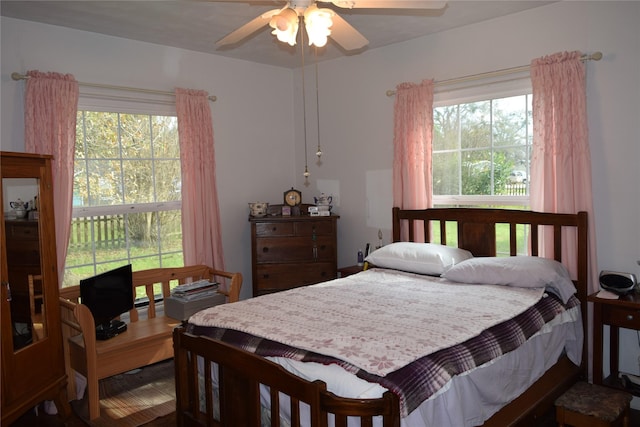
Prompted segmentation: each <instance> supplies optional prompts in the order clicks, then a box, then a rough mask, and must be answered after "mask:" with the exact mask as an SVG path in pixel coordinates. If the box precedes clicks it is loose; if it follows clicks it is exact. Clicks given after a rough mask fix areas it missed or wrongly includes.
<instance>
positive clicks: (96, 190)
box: [87, 160, 123, 206]
mask: <svg viewBox="0 0 640 427" xmlns="http://www.w3.org/2000/svg"><path fill="white" fill-rule="evenodd" d="M87 167H88V173H89V176H88V184H89V194H88V195H87V200H88V201H89V206H106V205H115V204H120V203H122V196H123V195H122V169H121V167H120V161H118V160H88V161H87Z"/></svg>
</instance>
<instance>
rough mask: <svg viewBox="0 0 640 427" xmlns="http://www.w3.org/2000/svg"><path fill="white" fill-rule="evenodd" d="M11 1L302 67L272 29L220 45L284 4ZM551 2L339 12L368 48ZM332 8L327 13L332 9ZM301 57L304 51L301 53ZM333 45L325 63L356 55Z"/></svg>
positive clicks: (158, 40) (155, 39) (62, 20)
mask: <svg viewBox="0 0 640 427" xmlns="http://www.w3.org/2000/svg"><path fill="white" fill-rule="evenodd" d="M249 3H250V1H249V0H247V1H244V2H243V1H242V0H236V1H229V2H221V1H217V0H213V1H206V0H203V1H197V0H182V1H153V0H144V1H131V0H127V1H97V0H91V1H31V0H20V1H5V0H2V2H1V3H0V8H1V14H2V16H7V17H11V18H17V19H23V20H28V21H36V22H41V23H46V24H51V25H57V26H62V27H69V28H75V29H78V30H84V31H91V32H96V33H102V34H107V35H111V36H117V37H122V38H127V39H133V40H139V41H144V42H149V43H155V44H160V45H166V46H173V47H178V48H183V49H188V50H193V51H199V52H206V53H212V54H216V55H223V56H228V57H232V58H237V59H244V60H247V61H253V62H258V63H264V64H271V65H275V66H279V67H287V68H296V67H298V66H300V58H299V54H297V53H296V48H295V47H294V48H292V47H290V46H288V45H286V44H284V43H280V42H278V41H277V40H276V39H275V37H274V36H272V35H271V34H270V28H269V27H268V26H267V27H265V28H263V29H262V30H260V31H258V32H256V33H255V34H254V35H253V36H251V37H250V38H248V39H246V40H244V41H243V42H242V43H239V44H238V45H237V46H234V47H233V48H226V49H222V48H217V46H216V45H215V42H216V41H217V40H219V39H221V38H222V37H223V36H225V35H227V34H228V33H230V32H231V31H233V30H235V29H236V28H238V27H240V26H242V25H243V24H245V23H247V22H249V21H251V20H252V19H253V18H255V17H257V16H259V15H260V14H262V13H264V12H266V11H268V10H271V9H274V8H278V7H282V2H281V1H275V0H274V1H265V0H262V1H258V2H253V4H249ZM548 3H552V2H551V1H480V0H475V1H455V0H454V1H449V2H448V3H447V6H446V8H445V9H443V10H441V11H430V10H422V11H419V10H411V11H407V10H401V9H394V10H390V9H380V10H374V9H353V10H349V9H340V8H335V10H336V11H337V12H338V13H339V14H340V15H341V16H342V17H343V18H344V19H345V20H346V21H348V22H349V23H350V24H351V25H352V26H354V27H355V28H356V29H357V30H358V31H360V33H362V34H363V35H364V36H365V37H366V38H367V39H368V40H369V45H368V46H367V47H366V48H364V49H363V50H364V51H366V50H370V49H375V48H378V47H382V46H387V45H390V44H393V43H399V42H402V41H406V40H410V39H414V38H417V37H421V36H425V35H427V34H432V33H436V32H439V31H444V30H448V29H451V28H455V27H460V26H463V25H469V24H473V23H476V22H481V21H486V20H489V19H493V18H497V17H500V16H504V15H508V14H512V13H517V12H520V11H523V10H526V9H531V8H534V7H539V6H542V5H545V4H548ZM326 5H327V4H326V3H325V4H324V5H323V7H326ZM298 52H299V51H298ZM358 53H361V52H357V53H352V52H351V53H349V52H345V51H344V50H342V49H341V48H339V47H338V46H337V45H336V44H334V43H332V42H331V41H330V42H329V43H328V44H327V46H326V47H325V48H323V49H322V51H320V53H319V60H324V59H333V58H337V57H340V56H346V55H356V54H358Z"/></svg>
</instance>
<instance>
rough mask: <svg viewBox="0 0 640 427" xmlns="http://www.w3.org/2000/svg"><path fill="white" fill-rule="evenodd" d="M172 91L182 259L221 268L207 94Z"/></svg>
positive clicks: (219, 229)
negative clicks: (179, 180)
mask: <svg viewBox="0 0 640 427" xmlns="http://www.w3.org/2000/svg"><path fill="white" fill-rule="evenodd" d="M175 94H176V111H177V114H178V137H179V139H180V162H181V169H182V247H183V252H184V262H185V265H192V264H204V265H208V266H210V267H213V268H216V269H219V270H224V255H223V251H222V234H221V225H220V211H219V205H218V190H217V187H216V178H215V177H216V171H215V169H216V168H215V153H214V141H213V125H212V119H211V108H210V107H209V99H208V94H207V92H205V91H201V90H191V89H181V88H177V89H176V90H175Z"/></svg>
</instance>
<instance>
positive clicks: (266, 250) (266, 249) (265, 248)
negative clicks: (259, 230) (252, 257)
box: [262, 246, 269, 254]
mask: <svg viewBox="0 0 640 427" xmlns="http://www.w3.org/2000/svg"><path fill="white" fill-rule="evenodd" d="M267 252H269V248H267V247H266V246H265V247H264V248H262V253H265V254H266V253H267Z"/></svg>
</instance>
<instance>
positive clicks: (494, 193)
mask: <svg viewBox="0 0 640 427" xmlns="http://www.w3.org/2000/svg"><path fill="white" fill-rule="evenodd" d="M440 104H441V105H439V106H438V105H436V107H435V108H434V112H433V121H434V130H433V196H434V197H433V200H434V205H437V206H475V207H502V208H506V207H515V208H519V209H521V208H523V207H528V206H529V179H528V177H529V165H530V157H531V140H532V133H531V130H532V115H531V94H530V92H529V93H523V94H517V95H511V96H503V97H499V96H493V97H492V96H485V97H483V98H482V99H476V100H471V101H464V102H455V103H446V102H443V103H440Z"/></svg>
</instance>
